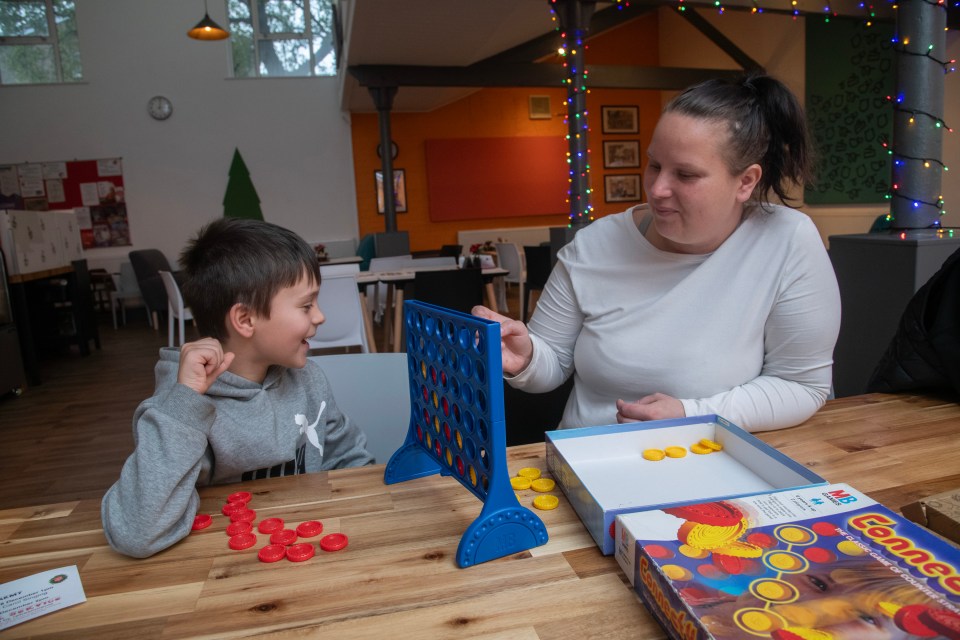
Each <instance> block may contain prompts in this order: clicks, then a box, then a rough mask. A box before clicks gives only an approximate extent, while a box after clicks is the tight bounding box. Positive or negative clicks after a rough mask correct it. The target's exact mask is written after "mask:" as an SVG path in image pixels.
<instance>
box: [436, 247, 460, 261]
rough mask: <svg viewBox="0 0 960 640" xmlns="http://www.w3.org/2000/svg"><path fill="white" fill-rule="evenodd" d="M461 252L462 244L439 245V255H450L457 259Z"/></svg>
mask: <svg viewBox="0 0 960 640" xmlns="http://www.w3.org/2000/svg"><path fill="white" fill-rule="evenodd" d="M462 253H463V245H462V244H445V245H442V246H441V247H440V255H441V256H445V257H452V258H454V259H459V258H460V254H462Z"/></svg>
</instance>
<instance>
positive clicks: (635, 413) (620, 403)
mask: <svg viewBox="0 0 960 640" xmlns="http://www.w3.org/2000/svg"><path fill="white" fill-rule="evenodd" d="M686 415H687V412H686V411H684V409H683V403H682V402H680V401H679V400H677V399H676V398H674V397H673V396H668V395H667V394H665V393H654V394H652V395H649V396H645V397H643V398H640V399H639V400H637V401H636V402H626V401H625V400H617V422H619V423H623V422H646V421H647V420H665V419H667V418H685V417H686Z"/></svg>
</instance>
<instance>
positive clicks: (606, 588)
mask: <svg viewBox="0 0 960 640" xmlns="http://www.w3.org/2000/svg"><path fill="white" fill-rule="evenodd" d="M759 436H760V437H761V438H762V439H763V440H765V441H766V442H768V443H770V444H772V445H774V446H776V447H777V448H779V449H780V450H781V451H782V452H784V453H785V454H787V455H789V456H791V457H792V458H794V459H795V460H798V461H800V462H803V463H805V464H807V465H808V466H810V467H811V468H813V469H814V470H816V471H817V472H818V473H820V474H821V475H822V476H824V477H826V478H827V479H828V480H830V481H833V482H849V483H850V484H852V485H853V486H855V487H857V488H858V489H860V490H862V491H864V492H866V493H867V494H869V495H870V496H871V497H873V498H875V499H877V500H879V501H881V502H883V503H885V504H886V505H887V506H889V507H891V508H893V509H897V510H899V508H900V507H901V506H902V505H903V504H905V503H907V502H911V501H913V500H916V499H918V498H920V497H923V496H926V495H930V494H932V493H937V492H940V491H944V490H946V489H949V488H952V487H957V486H960V463H958V457H957V453H956V445H957V442H958V441H960V405H957V404H956V403H954V402H951V401H949V400H945V399H940V398H935V397H924V396H910V395H902V396H894V395H879V394H874V395H865V396H854V397H848V398H842V399H839V400H832V401H830V402H828V403H827V405H826V406H825V407H824V408H823V409H822V410H821V411H820V412H818V413H817V414H816V415H815V416H814V417H813V418H811V419H810V420H808V421H807V422H806V423H804V424H803V425H801V426H799V427H794V428H792V429H785V430H782V431H774V432H769V433H763V434H759ZM543 455H544V447H543V444H534V445H524V446H520V447H513V448H511V449H509V451H508V467H509V470H510V471H511V473H515V472H516V471H517V470H518V469H519V468H521V467H526V466H535V467H540V468H541V469H545V462H544V459H543ZM382 476H383V466H382V465H376V466H373V467H366V468H361V469H346V470H341V471H333V472H329V473H318V474H312V475H305V476H295V477H290V478H277V479H271V480H260V481H256V482H251V483H246V484H242V485H230V486H220V487H209V488H206V489H204V490H202V492H201V496H202V503H201V512H204V513H212V514H217V515H215V516H214V524H213V525H212V526H211V527H210V528H208V529H206V530H204V531H201V532H197V533H194V534H192V535H190V536H189V537H188V538H187V539H186V540H184V541H183V542H181V543H179V544H177V545H175V546H174V547H172V548H171V549H168V550H166V551H164V552H162V553H160V554H157V555H156V556H154V557H152V558H148V559H146V560H134V559H130V558H125V557H123V556H120V555H118V554H116V553H114V552H113V551H111V550H110V549H109V548H108V547H107V546H106V542H105V540H104V538H103V533H102V531H101V529H100V513H99V503H98V501H79V502H68V503H63V504H53V505H42V506H37V507H35V508H24V509H12V510H7V511H0V582H6V581H9V580H13V579H16V578H20V577H24V576H26V575H30V574H33V573H36V572H39V571H43V570H46V569H52V568H56V567H61V566H65V565H73V564H75V565H77V566H78V568H79V570H80V577H81V580H82V581H83V586H84V589H85V590H86V594H87V602H86V603H84V604H81V605H78V606H76V607H73V608H70V609H65V610H62V611H58V612H56V613H53V614H50V615H48V616H44V617H42V618H38V619H36V620H33V621H31V622H27V623H24V624H22V625H19V626H16V627H13V628H11V629H9V630H7V631H6V632H4V637H5V638H7V637H10V638H17V637H25V636H32V637H43V636H45V635H48V634H49V635H58V634H62V635H74V636H76V637H88V638H91V637H98V638H107V637H116V636H124V637H128V636H140V637H159V636H163V637H196V636H207V635H210V636H217V637H238V636H244V637H249V636H253V635H266V634H270V635H272V636H273V637H290V636H297V637H311V636H314V635H315V636H322V637H331V638H371V639H373V638H376V639H377V640H381V639H383V638H391V639H394V638H417V639H420V638H466V637H470V638H476V637H484V638H504V639H507V638H509V640H527V639H533V638H540V639H544V640H545V639H548V638H550V639H552V638H576V639H582V638H605V639H608V638H663V637H664V634H663V632H662V630H661V629H660V628H659V627H658V626H657V625H656V623H655V622H654V621H653V619H652V618H651V617H650V615H649V614H648V613H647V611H646V609H645V608H644V607H643V605H642V604H640V602H639V601H638V600H637V598H636V597H635V596H634V594H633V592H632V591H631V590H630V589H629V587H628V586H627V585H626V579H625V577H624V576H623V574H622V573H621V572H620V570H619V568H618V567H617V564H616V562H615V560H614V558H613V557H612V556H602V555H600V552H599V551H598V549H597V548H596V546H595V545H594V543H593V540H592V539H591V538H590V536H589V535H588V534H587V532H586V530H585V529H584V528H583V526H582V525H581V523H580V521H579V520H578V519H577V516H576V514H575V513H574V512H573V509H572V508H571V507H570V506H569V504H568V503H567V501H566V499H564V498H563V496H562V494H561V499H560V507H559V508H557V509H555V510H553V511H538V512H537V514H538V515H540V516H541V518H542V519H543V521H544V523H545V524H546V526H547V531H548V532H549V534H550V542H549V543H548V544H547V545H545V546H542V547H537V548H534V549H531V550H529V551H527V552H523V553H519V554H516V555H513V556H510V557H507V558H501V559H499V560H494V561H491V562H487V563H483V564H480V565H477V566H475V567H471V568H469V569H458V568H457V567H456V564H455V561H454V555H455V552H456V548H457V544H458V543H459V541H460V536H461V534H462V533H463V531H464V529H466V527H467V525H468V524H469V523H470V522H472V521H473V519H474V518H475V517H476V516H477V515H478V514H479V511H480V507H481V505H480V502H479V501H478V500H477V499H476V498H474V497H473V496H472V495H471V494H470V493H469V492H467V491H466V490H464V489H463V488H462V487H461V486H460V485H459V484H458V483H457V482H456V481H455V480H453V479H452V478H447V477H441V476H431V477H427V478H421V479H418V480H412V481H409V482H405V483H401V484H398V485H391V486H385V485H383V483H382ZM239 489H248V490H250V491H252V492H253V493H254V498H253V503H252V507H253V508H254V509H255V510H256V511H257V517H258V520H260V519H263V518H266V517H270V516H279V517H282V518H284V519H285V520H286V521H287V523H288V524H293V525H295V524H297V523H299V522H301V521H304V520H311V519H319V520H321V521H322V522H323V524H324V533H329V532H338V531H339V532H343V533H346V534H347V535H348V536H349V538H350V544H349V546H348V547H347V548H346V549H344V550H342V551H338V552H335V553H325V552H323V551H318V552H317V553H318V555H317V556H316V557H314V558H313V559H311V560H309V561H307V562H305V563H302V564H299V563H291V562H288V561H286V560H284V561H282V562H279V563H276V564H263V563H261V562H259V561H258V560H257V558H256V551H257V549H258V548H259V547H262V546H263V544H264V542H263V541H261V543H260V544H258V545H256V547H254V548H252V549H249V550H246V551H231V550H230V549H228V548H227V536H226V535H225V534H224V529H225V526H226V518H225V517H224V516H221V515H219V509H220V506H221V505H222V504H223V501H224V499H225V498H226V496H227V495H229V494H230V493H231V492H233V491H236V490H239ZM520 495H521V501H522V502H523V504H525V505H529V504H530V501H531V500H532V498H533V495H535V494H533V493H532V492H531V491H524V492H520ZM265 537H266V536H262V535H261V539H262V540H263V539H265Z"/></svg>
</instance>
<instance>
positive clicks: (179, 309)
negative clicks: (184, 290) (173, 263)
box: [159, 271, 193, 347]
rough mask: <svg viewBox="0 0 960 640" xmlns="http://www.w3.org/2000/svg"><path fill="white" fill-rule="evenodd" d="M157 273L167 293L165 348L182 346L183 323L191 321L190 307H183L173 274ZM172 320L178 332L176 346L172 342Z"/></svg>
mask: <svg viewBox="0 0 960 640" xmlns="http://www.w3.org/2000/svg"><path fill="white" fill-rule="evenodd" d="M159 273H160V280H161V281H162V282H163V287H164V289H165V290H166V292H167V346H169V347H173V346H183V343H184V342H186V340H185V338H184V333H185V327H184V321H185V320H193V313H191V312H190V307H186V306H184V304H183V296H182V295H180V287H179V285H177V280H176V279H175V278H174V277H173V274H172V273H170V272H169V271H160V272H159ZM174 319H176V321H177V327H178V330H179V333H178V335H179V341H178V342H177V343H176V344H174V341H173V321H174Z"/></svg>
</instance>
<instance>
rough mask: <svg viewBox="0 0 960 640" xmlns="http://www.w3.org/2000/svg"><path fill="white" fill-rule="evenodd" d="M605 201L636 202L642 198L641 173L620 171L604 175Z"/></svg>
mask: <svg viewBox="0 0 960 640" xmlns="http://www.w3.org/2000/svg"><path fill="white" fill-rule="evenodd" d="M603 200H604V202H636V201H638V200H640V174H639V173H620V174H614V175H607V176H604V177H603Z"/></svg>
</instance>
